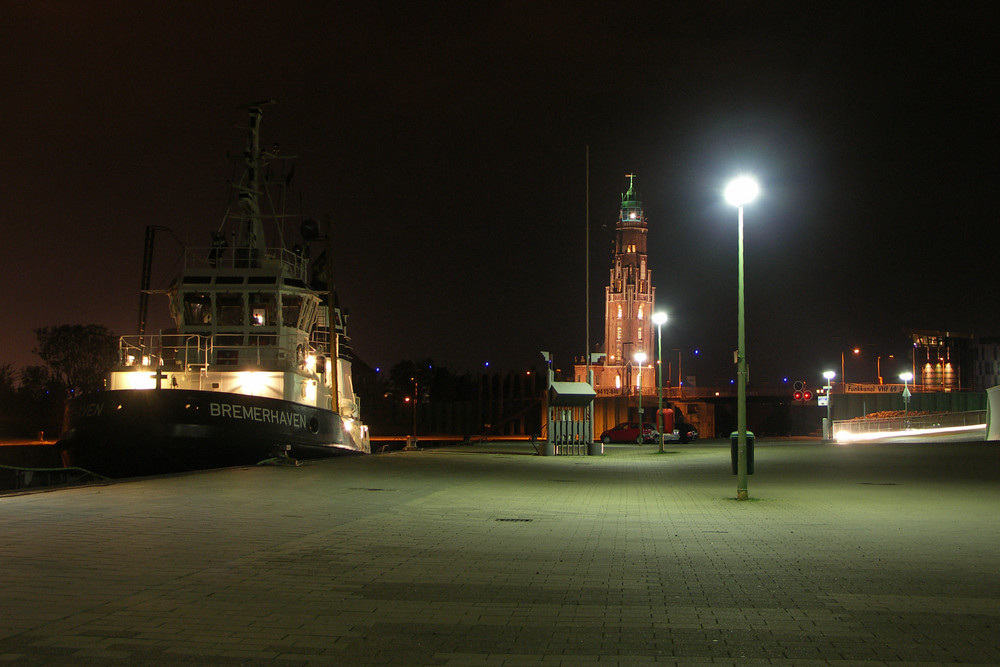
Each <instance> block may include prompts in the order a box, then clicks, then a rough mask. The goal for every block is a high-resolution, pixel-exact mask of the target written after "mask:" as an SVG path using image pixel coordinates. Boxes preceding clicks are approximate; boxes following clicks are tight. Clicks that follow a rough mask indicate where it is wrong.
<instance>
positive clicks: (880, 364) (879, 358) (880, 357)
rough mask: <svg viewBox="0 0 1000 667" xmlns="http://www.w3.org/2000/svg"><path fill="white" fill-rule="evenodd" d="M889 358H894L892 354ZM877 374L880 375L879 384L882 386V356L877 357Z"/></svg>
mask: <svg viewBox="0 0 1000 667" xmlns="http://www.w3.org/2000/svg"><path fill="white" fill-rule="evenodd" d="M889 358H890V359H892V358H894V357H893V356H892V355H891V354H890V355H889ZM875 373H877V374H878V383H879V384H882V355H879V356H877V357H875Z"/></svg>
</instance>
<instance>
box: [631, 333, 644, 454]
mask: <svg viewBox="0 0 1000 667" xmlns="http://www.w3.org/2000/svg"><path fill="white" fill-rule="evenodd" d="M632 358H633V359H635V361H636V363H638V364H639V438H640V439H641V438H642V365H643V364H644V363H646V353H645V352H636V353H635V354H634V355H632Z"/></svg>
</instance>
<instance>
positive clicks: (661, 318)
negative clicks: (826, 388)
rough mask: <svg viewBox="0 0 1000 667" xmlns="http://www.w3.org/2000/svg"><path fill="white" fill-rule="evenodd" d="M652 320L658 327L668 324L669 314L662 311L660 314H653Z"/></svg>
mask: <svg viewBox="0 0 1000 667" xmlns="http://www.w3.org/2000/svg"><path fill="white" fill-rule="evenodd" d="M652 320H653V324H655V325H657V326H659V325H661V324H666V323H667V314H666V313H664V312H663V311H662V310H661V311H660V312H658V313H653V317H652Z"/></svg>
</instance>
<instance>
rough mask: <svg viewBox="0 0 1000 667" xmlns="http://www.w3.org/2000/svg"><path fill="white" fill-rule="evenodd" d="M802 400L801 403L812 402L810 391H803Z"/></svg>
mask: <svg viewBox="0 0 1000 667" xmlns="http://www.w3.org/2000/svg"><path fill="white" fill-rule="evenodd" d="M802 400H803V401H811V400H813V393H812V391H810V390H809V389H806V390H805V391H803V392H802Z"/></svg>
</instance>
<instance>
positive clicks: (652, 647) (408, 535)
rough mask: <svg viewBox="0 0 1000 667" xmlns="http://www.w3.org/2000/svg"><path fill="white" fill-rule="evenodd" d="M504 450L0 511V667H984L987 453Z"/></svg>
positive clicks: (972, 449)
mask: <svg viewBox="0 0 1000 667" xmlns="http://www.w3.org/2000/svg"><path fill="white" fill-rule="evenodd" d="M756 444H757V446H756V466H755V467H756V471H755V472H756V474H754V475H752V476H751V477H750V481H749V488H750V500H749V501H746V502H738V501H736V500H734V497H735V491H736V489H735V487H736V478H735V477H733V476H732V475H731V473H730V469H729V465H730V463H729V445H728V442H727V443H719V442H714V443H702V444H698V445H677V446H673V447H670V448H669V449H668V452H667V453H665V454H659V453H658V452H657V449H658V448H657V447H655V446H646V447H639V446H634V445H633V446H613V447H608V448H607V451H606V455H604V456H594V457H585V456H581V457H568V456H566V457H564V456H560V457H539V456H531V455H529V454H531V453H533V450H532V449H531V446H530V445H528V444H526V443H486V444H483V445H477V446H466V447H449V448H442V449H438V450H426V451H419V452H396V453H392V454H386V455H379V456H369V457H357V458H347V459H336V460H326V461H317V462H309V463H307V464H305V465H303V466H301V467H297V468H295V467H260V468H236V469H228V470H219V471H209V472H203V473H195V474H188V475H180V476H171V477H159V478H146V479H140V480H127V481H119V482H116V483H112V484H108V485H98V486H90V487H84V488H75V489H64V490H58V491H49V492H44V493H33V494H23V495H8V496H4V497H0V663H3V662H8V663H11V664H17V665H43V664H44V665H49V664H65V665H69V664H73V665H79V664H106V663H113V662H120V663H127V664H218V665H230V664H232V665H237V664H240V665H243V664H261V665H263V664H269V665H271V664H274V665H313V664H379V665H385V664H406V665H410V664H415V665H586V664H600V665H608V664H611V665H614V664H620V665H634V664H643V663H663V664H668V665H669V664H682V665H699V664H713V665H796V666H798V665H903V664H905V665H920V664H927V665H930V664H969V665H996V664H1000V516H998V514H1000V446H998V444H997V443H983V442H980V443H945V444H942V443H938V444H926V443H925V444H901V445H886V444H882V445H851V446H847V447H838V446H834V445H825V444H821V443H818V442H816V441H811V442H810V441H767V440H758V442H757V443H756Z"/></svg>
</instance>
